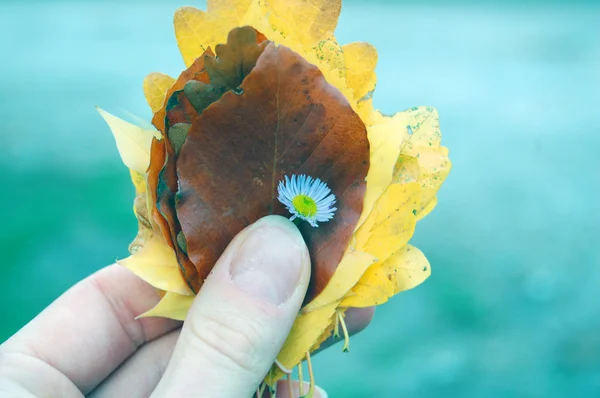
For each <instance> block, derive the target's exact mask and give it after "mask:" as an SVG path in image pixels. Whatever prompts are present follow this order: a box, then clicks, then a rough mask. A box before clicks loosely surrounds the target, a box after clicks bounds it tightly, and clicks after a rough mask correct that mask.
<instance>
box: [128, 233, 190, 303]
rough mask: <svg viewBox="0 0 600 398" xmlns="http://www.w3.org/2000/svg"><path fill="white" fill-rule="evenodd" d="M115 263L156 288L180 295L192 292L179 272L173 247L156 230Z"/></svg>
mask: <svg viewBox="0 0 600 398" xmlns="http://www.w3.org/2000/svg"><path fill="white" fill-rule="evenodd" d="M117 263H119V264H121V265H122V266H124V267H126V268H128V269H129V270H130V271H131V272H133V273H134V274H136V275H137V276H139V277H140V278H142V279H143V280H145V281H146V282H148V283H149V284H151V285H152V286H154V287H156V288H158V289H161V290H165V291H168V292H173V293H177V294H180V295H192V294H193V293H192V291H191V290H190V288H189V286H188V285H187V283H186V282H185V281H184V280H183V278H182V277H181V274H180V273H179V264H178V263H177V258H176V257H175V253H174V252H173V249H172V248H171V247H170V246H169V245H168V244H167V242H166V241H165V239H164V238H163V237H162V235H161V233H160V231H158V230H155V232H154V233H153V234H152V237H150V238H149V239H147V240H146V241H145V242H144V243H143V245H141V247H139V248H138V249H137V250H136V251H135V252H134V253H133V254H132V255H131V256H129V257H127V258H126V259H123V260H119V261H117Z"/></svg>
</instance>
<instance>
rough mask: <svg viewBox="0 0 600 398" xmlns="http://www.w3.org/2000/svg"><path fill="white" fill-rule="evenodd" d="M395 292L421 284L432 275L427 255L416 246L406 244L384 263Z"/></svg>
mask: <svg viewBox="0 0 600 398" xmlns="http://www.w3.org/2000/svg"><path fill="white" fill-rule="evenodd" d="M384 267H385V269H386V270H387V273H388V275H389V276H390V281H391V282H392V284H393V286H394V294H398V293H400V292H403V291H405V290H409V289H412V288H413V287H416V286H419V285H420V284H421V283H423V282H424V281H425V279H427V278H429V275H431V267H430V266H429V261H427V258H426V257H425V255H424V254H423V253H422V252H421V251H420V250H419V249H417V248H416V247H414V246H411V245H405V246H404V247H403V248H402V249H400V250H398V251H397V252H396V253H394V254H393V255H392V257H390V258H388V259H387V260H386V262H385V264H384Z"/></svg>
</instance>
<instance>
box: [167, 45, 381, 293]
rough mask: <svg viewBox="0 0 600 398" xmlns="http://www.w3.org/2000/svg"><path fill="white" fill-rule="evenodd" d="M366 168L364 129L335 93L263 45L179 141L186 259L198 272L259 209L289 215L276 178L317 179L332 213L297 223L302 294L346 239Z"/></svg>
mask: <svg viewBox="0 0 600 398" xmlns="http://www.w3.org/2000/svg"><path fill="white" fill-rule="evenodd" d="M206 65H207V69H208V63H206ZM211 81H212V77H211ZM223 81H227V80H226V79H223ZM229 83H231V81H229ZM229 83H228V84H229ZM368 167H369V144H368V141H367V133H366V129H365V126H364V124H363V123H362V121H361V120H360V118H359V116H358V115H356V113H354V111H353V110H352V108H351V106H350V105H349V103H348V102H347V100H346V99H345V98H344V96H343V95H342V94H341V93H340V92H339V91H337V90H336V89H335V88H334V87H333V86H331V85H329V84H328V83H327V82H326V81H325V79H324V77H323V75H322V74H321V72H320V71H319V69H318V68H317V67H315V66H314V65H311V64H309V63H308V62H307V61H305V60H304V59H303V58H302V57H301V56H300V55H298V54H296V53H294V52H293V51H291V50H290V49H288V48H286V47H283V46H280V47H276V46H275V45H274V44H272V43H270V44H268V45H267V46H266V48H265V50H264V52H263V53H262V55H261V56H260V57H259V59H258V62H257V63H256V66H255V67H254V69H252V71H251V72H250V73H249V74H248V75H247V76H246V78H245V79H244V80H243V82H242V83H241V85H240V90H237V91H236V92H232V91H229V92H226V93H225V94H224V95H223V96H222V97H221V99H220V100H219V101H217V102H215V103H213V104H212V105H211V106H210V107H208V108H206V109H205V110H204V112H203V113H201V114H200V116H198V117H197V118H196V119H195V121H194V123H193V125H192V128H191V129H190V131H189V133H188V137H187V140H186V142H185V143H184V145H183V147H182V148H181V152H180V155H179V158H178V160H177V173H178V176H179V192H178V197H179V199H178V200H177V201H176V204H175V205H176V210H177V215H178V218H179V220H180V221H181V227H182V231H183V234H184V235H185V240H186V241H187V250H188V255H189V258H190V259H191V260H192V262H193V263H194V264H195V265H196V267H197V268H198V269H199V270H200V274H205V273H207V272H209V271H210V269H212V267H213V265H214V264H215V262H216V260H217V259H218V257H219V256H220V255H221V253H222V252H223V250H224V249H225V247H226V246H227V244H228V243H229V242H230V241H231V239H232V238H233V237H234V236H235V235H236V234H237V233H238V232H239V231H241V230H242V229H243V228H244V227H245V226H247V225H249V224H250V223H252V222H254V221H256V220H257V219H259V218H260V217H263V216H265V215H267V214H280V215H284V216H289V213H288V212H287V210H286V209H285V208H284V207H283V205H281V204H280V203H279V202H278V200H277V184H278V182H279V181H281V180H282V179H283V178H284V176H286V175H288V176H290V175H292V174H307V175H310V176H312V177H315V178H320V179H321V180H323V181H324V182H326V183H327V184H328V185H329V187H330V188H331V190H332V192H333V193H334V194H335V195H336V197H337V200H338V202H337V203H336V206H337V207H338V210H337V212H336V215H335V217H334V218H333V220H331V221H330V222H327V223H322V224H320V226H319V227H318V228H313V227H311V226H310V225H309V224H307V223H303V225H302V226H301V231H302V233H303V235H304V237H305V240H306V242H307V244H308V246H309V250H310V253H311V256H312V264H313V274H312V283H311V287H310V291H309V297H308V298H307V300H310V298H311V297H314V296H315V295H317V294H318V293H319V292H320V291H321V290H323V288H324V287H325V286H326V284H327V282H328V281H329V279H330V278H331V275H332V274H333V273H334V271H335V269H336V268H337V265H338V264H339V261H340V259H341V257H342V255H343V252H344V250H345V249H346V247H347V246H348V242H349V240H350V237H351V235H352V233H353V231H354V229H355V227H356V223H357V221H358V218H359V216H360V213H361V211H362V204H363V195H364V190H365V181H364V180H365V176H366V174H367V170H368Z"/></svg>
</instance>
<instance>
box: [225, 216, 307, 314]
mask: <svg viewBox="0 0 600 398" xmlns="http://www.w3.org/2000/svg"><path fill="white" fill-rule="evenodd" d="M243 239H244V240H243V241H242V242H241V243H240V246H239V248H238V250H237V253H236V255H235V256H234V257H233V260H232V262H231V266H230V274H231V280H232V281H233V283H234V284H235V285H237V286H239V287H240V288H241V289H242V290H244V291H246V292H247V293H248V294H250V295H251V296H254V297H256V298H257V299H259V300H262V301H266V302H268V303H271V304H273V305H281V304H283V303H285V302H286V301H287V300H288V299H289V298H290V297H291V296H292V294H293V293H294V291H295V290H296V287H297V286H298V283H299V282H300V279H301V275H302V267H303V266H304V264H305V263H307V262H308V250H307V248H306V244H305V243H304V240H303V239H302V235H301V234H300V231H298V229H297V228H296V226H295V225H294V224H293V223H292V222H290V221H289V220H287V219H285V218H283V217H280V216H268V217H265V218H263V219H261V220H259V221H257V222H256V223H255V224H254V225H253V226H251V227H250V228H249V230H248V231H247V232H246V234H245V237H244V238H243Z"/></svg>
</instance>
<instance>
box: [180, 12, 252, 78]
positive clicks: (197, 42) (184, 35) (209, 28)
mask: <svg viewBox="0 0 600 398" xmlns="http://www.w3.org/2000/svg"><path fill="white" fill-rule="evenodd" d="M249 6H250V1H248V0H231V1H219V0H215V1H212V2H210V3H209V12H210V13H205V12H204V11H202V10H199V9H197V8H194V7H182V8H180V9H178V10H177V11H176V12H175V19H174V25H175V37H176V38H177V44H178V45H179V50H180V51H181V55H182V57H183V60H184V62H185V64H186V66H188V67H189V66H190V65H192V64H193V63H194V61H195V60H196V59H197V58H198V57H199V56H200V55H201V54H202V53H203V52H204V50H206V49H207V48H208V47H211V48H212V49H213V50H214V48H215V46H216V45H217V44H222V43H226V42H227V35H228V34H229V31H230V30H231V29H233V28H234V27H236V26H238V25H240V24H241V22H242V21H247V20H248V17H247V16H246V12H247V11H248V7H249ZM229 7H233V8H229ZM212 10H214V12H213V11H212ZM253 15H254V14H253ZM246 23H248V22H246ZM255 28H256V27H255Z"/></svg>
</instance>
